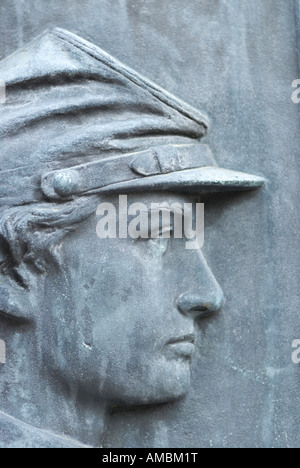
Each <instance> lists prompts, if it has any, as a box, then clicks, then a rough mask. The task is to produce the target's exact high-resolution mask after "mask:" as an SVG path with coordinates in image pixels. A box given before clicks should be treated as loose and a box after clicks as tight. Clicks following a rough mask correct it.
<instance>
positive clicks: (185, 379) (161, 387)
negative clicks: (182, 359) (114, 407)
mask: <svg viewBox="0 0 300 468" xmlns="http://www.w3.org/2000/svg"><path fill="white" fill-rule="evenodd" d="M144 382H145V383H146V385H145V387H144V385H139V386H138V388H135V390H134V392H133V388H131V389H128V391H127V392H126V393H127V395H126V394H125V393H124V394H123V395H122V398H121V399H120V400H119V401H118V402H115V403H117V404H118V405H119V406H124V407H130V406H150V405H159V404H165V403H170V402H173V401H176V400H178V399H180V398H182V397H184V396H185V395H186V394H187V393H188V391H189V389H190V384H191V372H190V366H189V365H187V363H182V365H180V364H178V363H177V364H176V366H168V368H167V369H166V368H165V367H164V369H162V368H160V369H156V372H155V374H152V376H150V375H149V376H147V378H144Z"/></svg>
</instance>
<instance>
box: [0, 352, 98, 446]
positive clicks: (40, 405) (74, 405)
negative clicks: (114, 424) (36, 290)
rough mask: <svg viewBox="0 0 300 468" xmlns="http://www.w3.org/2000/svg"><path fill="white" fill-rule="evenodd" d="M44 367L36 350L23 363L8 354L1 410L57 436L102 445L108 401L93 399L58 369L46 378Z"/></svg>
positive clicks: (0, 370) (1, 381)
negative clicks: (62, 376) (75, 386)
mask: <svg viewBox="0 0 300 468" xmlns="http://www.w3.org/2000/svg"><path fill="white" fill-rule="evenodd" d="M18 345H19V349H20V343H18ZM11 349H12V350H13V349H18V348H17V347H16V348H14V347H13V346H12V347H11ZM13 354H14V353H12V355H13ZM13 360H14V359H12V361H13ZM18 361H19V362H18ZM42 369H43V366H42V364H40V365H38V364H37V355H36V354H35V355H34V353H32V355H31V356H30V353H28V355H27V357H23V358H22V363H21V362H20V360H19V357H18V359H16V362H10V358H9V355H8V359H7V363H6V364H5V365H2V366H1V367H0V375H1V379H0V394H1V395H4V398H2V401H1V406H0V411H1V412H4V413H6V414H8V415H10V416H12V417H14V418H16V419H18V420H19V421H22V422H23V423H26V424H29V425H31V426H34V427H36V428H38V429H42V430H45V431H48V432H51V433H52V434H55V435H57V436H64V437H68V438H70V439H73V440H74V441H78V442H80V443H81V444H85V445H88V446H91V447H101V446H102V445H103V438H104V431H105V423H106V415H107V405H106V404H105V402H103V401H97V402H95V400H94V399H91V400H90V399H89V397H88V396H87V395H85V394H83V393H82V392H81V391H80V389H79V388H74V387H70V386H69V385H67V384H66V382H63V381H62V379H60V378H59V377H57V375H56V374H55V372H53V375H51V376H48V377H47V378H45V375H42V371H41V370H42ZM51 374H52V373H51Z"/></svg>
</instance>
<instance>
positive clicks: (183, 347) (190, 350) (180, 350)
mask: <svg viewBox="0 0 300 468" xmlns="http://www.w3.org/2000/svg"><path fill="white" fill-rule="evenodd" d="M169 348H170V349H171V350H172V351H173V353H174V354H175V355H176V356H179V357H183V358H186V359H190V358H191V357H192V356H193V354H194V350H195V346H194V345H193V343H189V342H187V341H182V342H178V343H172V344H170V345H169Z"/></svg>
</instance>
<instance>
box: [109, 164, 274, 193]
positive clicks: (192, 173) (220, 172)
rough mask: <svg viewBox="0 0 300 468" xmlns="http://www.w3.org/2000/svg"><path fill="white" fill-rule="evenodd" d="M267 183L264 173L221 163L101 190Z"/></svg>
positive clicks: (194, 189) (235, 187) (191, 189)
mask: <svg viewBox="0 0 300 468" xmlns="http://www.w3.org/2000/svg"><path fill="white" fill-rule="evenodd" d="M264 183H265V179H264V178H263V177H259V176H255V175H251V174H247V173H244V172H236V171H231V170H228V169H222V168H219V167H201V168H197V169H189V170H185V171H180V172H171V173H169V174H163V175H156V176H151V177H145V178H142V179H135V180H131V181H128V182H121V183H119V184H113V185H110V186H107V187H103V188H102V189H101V192H106V193H112V192H121V191H122V192H143V191H147V190H149V191H161V190H163V191H171V192H185V193H199V192H225V191H227V192H228V191H239V190H251V189H256V188H258V187H260V186H262V185H263V184H264Z"/></svg>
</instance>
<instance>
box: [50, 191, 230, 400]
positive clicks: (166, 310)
mask: <svg viewBox="0 0 300 468" xmlns="http://www.w3.org/2000/svg"><path fill="white" fill-rule="evenodd" d="M117 200H118V197H112V198H111V199H110V200H109V201H110V202H111V203H114V204H117ZM128 201H129V203H133V202H137V201H140V202H141V201H142V202H143V203H150V202H156V203H161V202H163V201H167V202H168V203H176V202H179V203H181V204H182V203H184V202H191V201H192V200H191V199H190V198H189V197H185V196H181V195H176V196H175V195H174V196H170V195H168V194H165V195H164V194H153V195H149V194H147V195H144V194H140V195H132V196H131V197H129V200H128ZM99 203H100V198H99ZM97 221H98V218H97V216H96V213H95V215H94V216H92V217H91V218H90V219H89V220H88V221H85V222H84V223H82V224H81V225H80V226H79V228H78V229H77V230H76V231H74V232H73V233H71V234H69V235H68V237H66V238H65V240H64V242H63V244H62V246H61V247H60V249H62V252H61V254H62V256H63V259H64V264H63V267H62V268H61V269H60V270H59V271H56V272H55V274H54V273H53V274H49V276H48V277H47V280H46V287H45V304H51V312H50V313H49V312H48V313H47V319H46V320H47V322H46V324H47V327H48V330H47V333H45V330H44V336H45V335H46V340H45V341H44V344H43V346H44V349H43V352H44V362H45V372H46V373H47V372H49V373H51V375H53V372H54V371H55V378H57V379H60V380H61V381H63V382H64V383H66V384H67V385H69V386H70V387H72V388H74V387H75V388H76V389H77V391H78V392H79V393H80V394H81V395H88V398H93V399H94V400H102V401H106V402H107V403H108V404H120V405H144V404H155V403H162V402H167V401H171V400H174V399H176V398H178V397H181V396H183V395H184V394H185V393H186V391H187V389H188V388H189V384H190V367H191V359H192V356H193V353H194V349H195V343H196V340H197V336H196V331H195V320H196V319H198V318H199V317H201V316H202V315H207V314H210V313H213V312H215V311H218V310H219V309H220V308H221V306H222V302H223V295H222V291H221V290H220V287H219V286H218V284H217V282H216V280H215V278H214V276H213V275H212V273H211V271H210V270H209V268H208V266H207V264H206V262H205V259H204V258H203V256H202V253H201V251H200V250H187V249H186V239H185V238H183V239H174V238H172V236H170V237H171V238H170V239H166V238H163V237H162V236H160V238H158V239H135V240H134V239H131V238H127V239H99V237H98V236H97V235H96V226H97ZM44 315H45V314H44ZM44 326H45V323H44V324H43V327H44Z"/></svg>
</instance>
